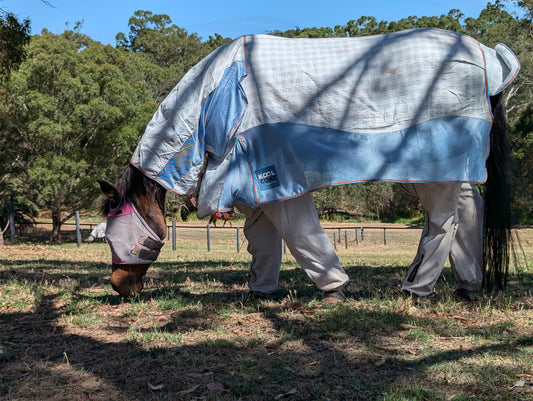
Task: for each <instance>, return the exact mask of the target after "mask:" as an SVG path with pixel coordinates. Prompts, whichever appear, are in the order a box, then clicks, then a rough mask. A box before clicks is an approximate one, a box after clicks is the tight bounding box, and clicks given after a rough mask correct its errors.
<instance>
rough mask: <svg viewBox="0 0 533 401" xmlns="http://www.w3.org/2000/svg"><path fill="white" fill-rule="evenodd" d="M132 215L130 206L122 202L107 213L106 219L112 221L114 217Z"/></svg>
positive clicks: (132, 210)
mask: <svg viewBox="0 0 533 401" xmlns="http://www.w3.org/2000/svg"><path fill="white" fill-rule="evenodd" d="M132 213H135V209H134V208H133V206H132V204H131V203H129V202H128V201H127V200H123V201H122V203H121V204H120V205H118V206H117V207H116V208H114V209H111V210H110V211H109V213H108V214H107V218H108V219H114V218H115V217H120V216H126V215H128V214H132Z"/></svg>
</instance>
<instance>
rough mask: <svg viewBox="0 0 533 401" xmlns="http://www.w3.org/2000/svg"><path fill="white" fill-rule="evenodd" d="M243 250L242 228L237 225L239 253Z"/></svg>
mask: <svg viewBox="0 0 533 401" xmlns="http://www.w3.org/2000/svg"><path fill="white" fill-rule="evenodd" d="M240 251H241V229H240V227H237V253H239V252H240Z"/></svg>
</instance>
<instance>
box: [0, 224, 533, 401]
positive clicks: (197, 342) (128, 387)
mask: <svg viewBox="0 0 533 401" xmlns="http://www.w3.org/2000/svg"><path fill="white" fill-rule="evenodd" d="M223 233H230V234H231V235H226V234H224V235H223ZM204 234H205V233H204ZM233 234H234V232H232V231H231V230H213V231H212V237H213V244H212V251H211V252H206V250H205V243H203V242H202V238H203V234H202V232H201V231H199V230H196V229H195V230H192V231H191V234H190V236H187V235H186V233H185V232H182V233H181V234H179V235H178V238H179V241H178V243H177V248H178V250H177V252H173V251H172V249H171V247H170V246H169V245H170V244H167V246H165V248H163V252H162V254H161V257H160V259H159V260H158V262H157V263H156V264H154V265H153V266H152V267H151V268H150V270H149V273H148V275H147V277H146V286H145V292H144V293H143V294H142V295H140V296H139V297H137V298H135V299H133V300H131V301H127V302H125V301H123V300H121V299H120V298H119V297H118V296H117V295H116V294H115V293H114V292H113V290H112V289H111V288H110V286H109V283H108V281H109V275H110V271H109V266H108V261H109V250H108V248H107V245H106V244H101V243H98V244H84V245H83V246H82V247H81V248H79V249H78V248H77V247H76V246H75V245H73V244H66V245H39V244H31V243H26V244H17V245H8V246H5V247H3V248H1V250H0V251H1V255H0V399H6V400H35V399H47V400H64V399H69V400H70V399H80V400H81V399H87V400H176V399H179V400H275V399H281V400H454V401H458V400H516V401H518V400H529V399H532V398H533V301H532V297H531V295H532V294H533V266H531V265H528V264H526V263H522V264H521V266H520V269H519V270H513V272H512V276H511V281H510V285H509V288H508V289H507V290H506V292H504V293H501V294H490V295H489V294H483V293H479V296H480V300H479V301H478V302H476V303H474V304H465V303H462V302H459V301H457V300H456V299H455V298H454V296H453V290H454V281H453V276H452V274H451V271H450V269H449V268H448V267H447V268H445V271H444V275H443V277H442V278H441V280H440V281H439V283H438V285H437V291H438V293H439V295H440V298H441V301H440V302H438V303H437V304H433V305H425V304H418V303H416V302H415V301H413V300H412V299H409V298H405V297H402V296H401V294H400V291H399V282H400V280H401V279H402V277H403V275H404V274H405V271H406V268H407V266H408V265H409V263H410V261H411V259H412V257H413V256H414V254H415V252H416V247H417V242H418V235H419V231H416V230H408V231H401V232H400V231H399V230H391V233H390V236H389V238H388V239H387V245H383V243H382V232H380V231H377V230H376V232H375V233H374V232H372V231H368V232H367V233H366V234H365V241H364V242H359V244H358V245H356V244H355V241H353V240H352V241H351V242H350V243H349V247H348V249H345V247H344V243H341V245H342V246H338V251H337V252H338V255H339V258H340V259H341V262H342V263H343V265H344V266H345V268H346V270H347V272H348V274H349V275H350V278H351V284H350V287H349V288H348V291H347V295H348V301H347V302H346V303H344V304H340V305H333V306H332V305H328V304H326V303H324V302H323V298H322V297H323V296H322V294H321V293H320V291H318V290H317V289H316V288H315V287H314V286H313V285H312V284H311V283H309V282H308V280H307V279H306V278H305V276H304V274H303V273H302V272H301V271H300V270H299V269H298V266H297V264H296V263H295V261H294V260H293V259H292V257H291V256H290V255H288V254H287V255H285V256H284V264H283V270H282V272H281V275H280V285H279V288H278V290H277V291H276V293H275V296H276V297H275V299H273V300H270V301H264V300H251V301H247V300H246V293H247V286H246V282H247V278H246V273H247V270H248V264H249V261H250V257H249V256H248V255H247V254H246V253H245V252H243V251H241V252H240V253H237V252H236V251H235V247H234V241H235V237H234V235H233ZM520 234H521V237H522V244H523V247H524V253H525V255H526V256H527V258H528V260H531V256H532V254H533V230H520ZM190 240H192V241H193V242H192V243H191V242H189V241H190ZM245 245H246V244H245V243H243V244H242V246H241V249H245ZM519 380H522V382H519ZM517 383H518V384H519V385H516V386H515V384H517Z"/></svg>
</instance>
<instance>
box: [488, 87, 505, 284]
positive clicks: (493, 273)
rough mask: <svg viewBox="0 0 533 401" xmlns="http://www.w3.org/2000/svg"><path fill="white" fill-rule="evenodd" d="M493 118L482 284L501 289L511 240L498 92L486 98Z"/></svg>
mask: <svg viewBox="0 0 533 401" xmlns="http://www.w3.org/2000/svg"><path fill="white" fill-rule="evenodd" d="M490 102H491V107H492V113H493V116H494V121H493V124H492V129H491V131H490V154H489V157H488V159H487V164H486V165H487V182H486V186H485V225H484V227H485V228H484V236H483V237H484V240H483V259H484V260H483V266H484V272H483V287H484V288H485V289H486V290H487V291H489V292H490V291H491V290H493V289H494V288H496V289H497V290H503V289H504V288H505V286H506V284H507V275H508V272H509V250H510V241H511V191H510V165H511V146H510V143H509V140H508V139H507V133H506V120H505V109H504V104H503V103H504V102H503V99H502V95H501V94H498V95H496V96H492V97H491V98H490Z"/></svg>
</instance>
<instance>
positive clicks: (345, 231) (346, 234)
mask: <svg viewBox="0 0 533 401" xmlns="http://www.w3.org/2000/svg"><path fill="white" fill-rule="evenodd" d="M344 248H346V249H348V231H347V230H344Z"/></svg>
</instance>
